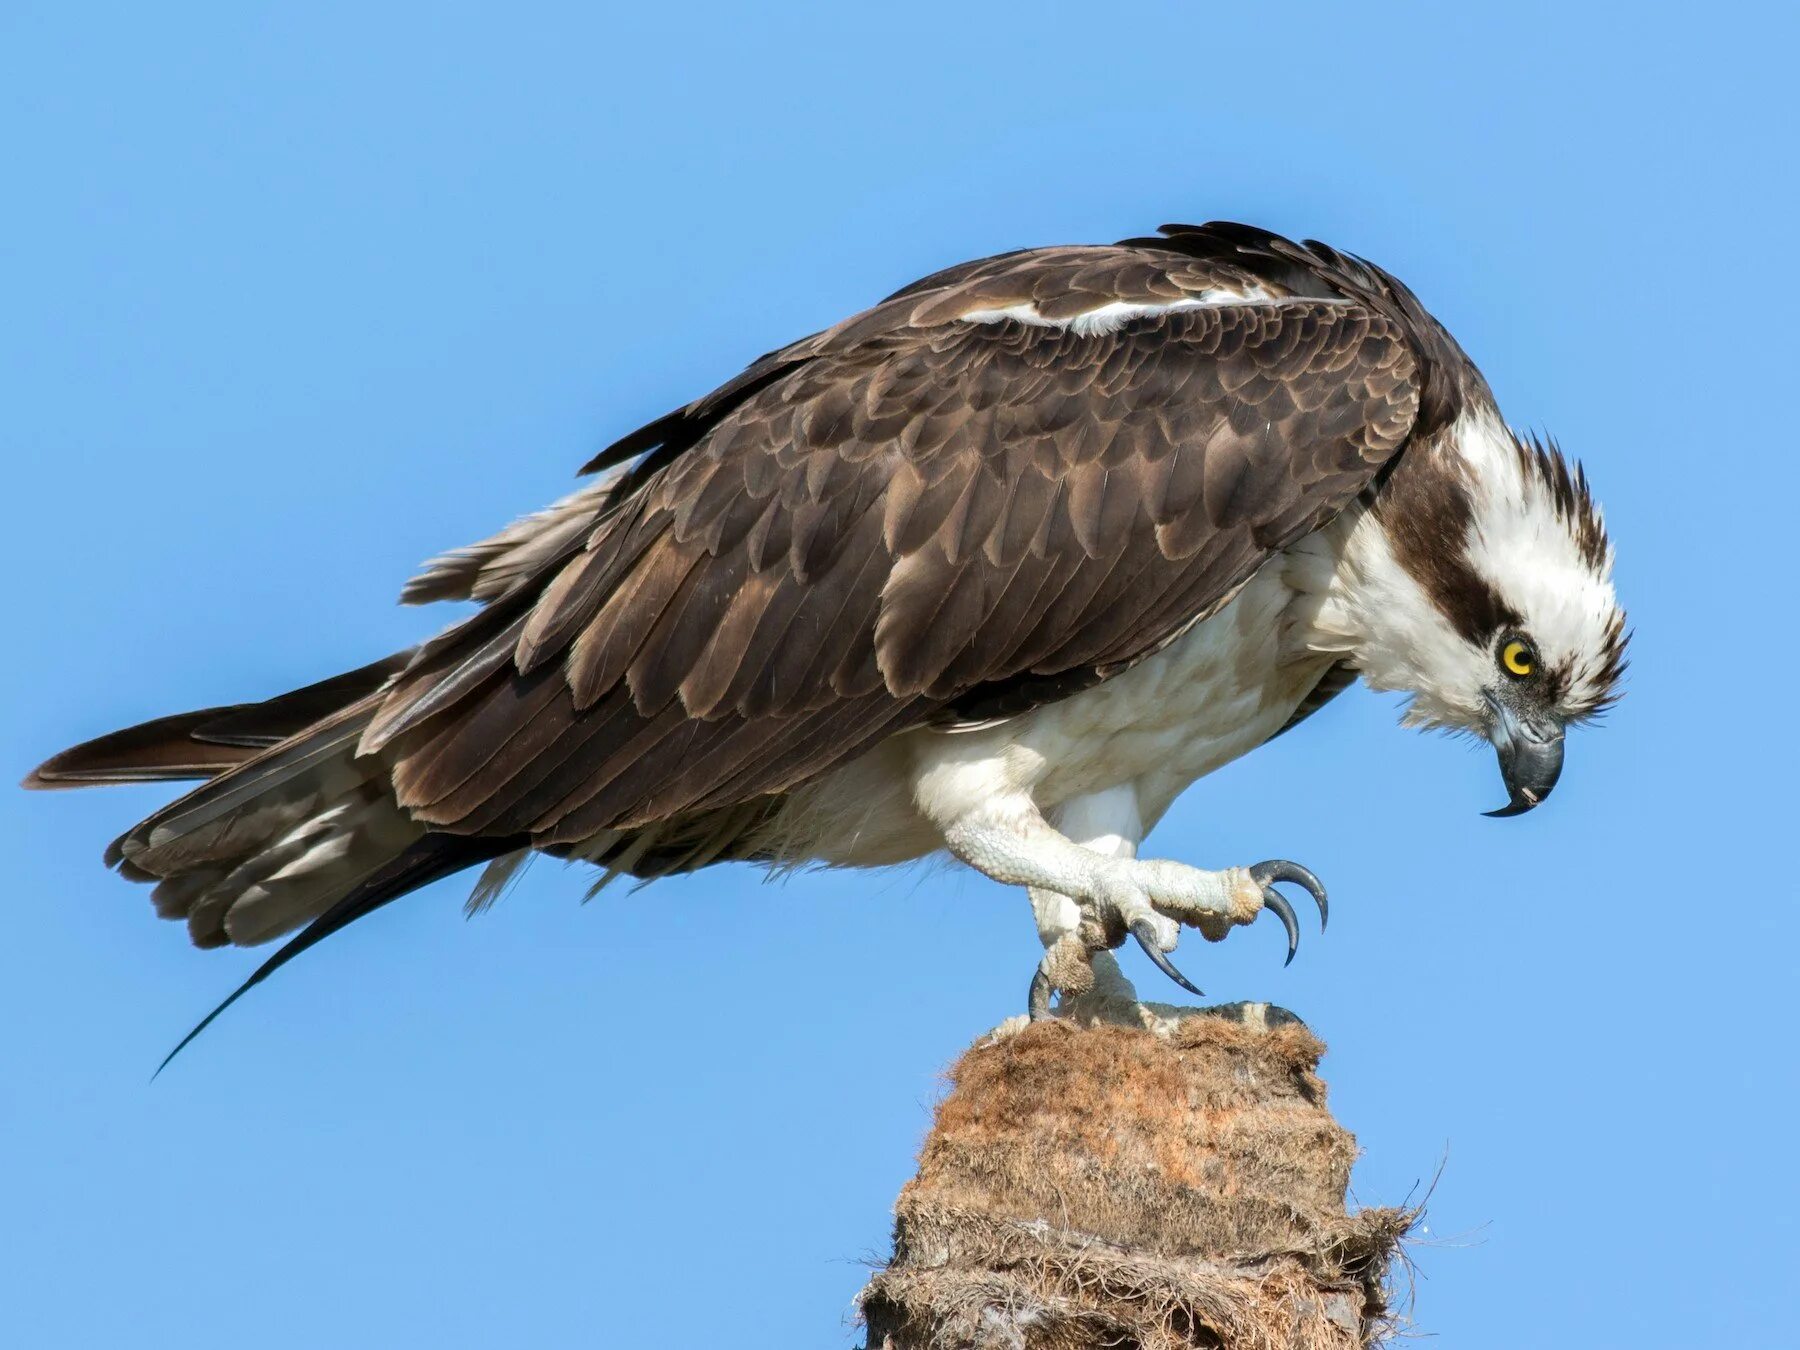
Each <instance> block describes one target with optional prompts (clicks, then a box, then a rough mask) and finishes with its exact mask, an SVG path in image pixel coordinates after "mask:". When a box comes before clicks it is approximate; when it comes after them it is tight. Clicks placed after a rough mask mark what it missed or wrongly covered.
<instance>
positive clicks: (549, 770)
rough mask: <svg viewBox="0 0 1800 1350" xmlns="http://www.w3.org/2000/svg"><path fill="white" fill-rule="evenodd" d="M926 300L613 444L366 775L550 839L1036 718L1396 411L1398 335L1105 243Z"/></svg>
mask: <svg viewBox="0 0 1800 1350" xmlns="http://www.w3.org/2000/svg"><path fill="white" fill-rule="evenodd" d="M983 269H985V270H983ZM943 275H944V276H945V277H947V278H949V280H948V281H946V282H944V283H943V284H941V285H936V286H933V285H930V284H928V283H921V285H920V287H915V288H909V290H908V291H906V292H902V293H901V294H900V295H899V296H897V297H895V298H894V299H893V300H890V301H888V302H886V303H885V304H884V305H883V306H878V307H877V308H876V309H875V310H872V311H870V312H869V313H868V314H865V315H862V316H858V317H857V318H856V319H852V320H849V321H847V322H846V323H845V324H843V325H840V326H839V327H838V328H837V329H833V330H831V331H829V332H827V333H825V334H821V335H819V336H818V337H816V338H813V339H809V340H808V341H807V342H805V343H802V344H797V345H796V346H795V347H793V348H789V349H786V350H785V351H783V352H778V353H775V354H774V355H772V356H770V357H767V358H764V360H763V361H761V362H758V363H757V364H756V365H755V366H753V367H752V368H751V370H750V371H748V372H746V374H745V375H744V376H743V377H740V379H739V380H738V381H734V382H733V384H731V385H728V386H725V387H724V388H723V389H722V390H720V391H719V392H718V393H717V394H715V395H712V396H709V399H708V400H702V401H701V403H700V404H696V405H693V407H692V408H690V409H687V410H683V412H682V413H678V414H674V415H672V416H671V418H665V419H663V421H662V422H661V423H658V424H654V425H653V427H652V428H647V429H646V431H645V432H644V433H641V434H640V435H639V436H638V437H634V438H628V440H627V442H625V443H622V445H623V446H624V449H625V451H627V452H629V451H640V450H642V451H648V453H647V455H646V456H645V458H644V459H643V460H642V461H640V463H639V464H638V465H637V466H636V467H635V468H634V469H632V470H631V472H630V473H629V474H628V475H627V478H628V480H629V481H628V482H627V483H625V484H624V485H623V486H622V487H621V488H620V489H617V490H615V491H614V492H612V493H610V494H608V497H607V500H608V502H609V503H610V505H609V510H608V512H607V513H606V514H604V515H602V516H601V517H600V518H599V519H597V521H596V522H595V524H594V526H593V528H592V529H591V530H589V531H588V532H587V533H586V535H585V537H583V538H579V539H576V540H575V541H574V542H572V543H571V544H570V545H569V546H567V547H566V548H564V549H563V550H562V551H561V552H560V553H559V554H558V555H557V556H556V557H555V558H553V559H552V560H550V562H549V563H548V564H546V565H544V566H543V567H542V568H541V570H540V571H539V572H538V573H537V574H536V575H534V576H532V577H530V578H528V579H527V580H525V581H523V582H521V583H520V584H518V585H517V586H515V587H514V588H513V590H512V591H511V592H509V593H508V594H507V595H505V596H503V597H501V598H500V599H499V600H497V601H495V602H494V604H493V605H492V606H490V608H489V609H488V610H487V611H485V612H484V613H483V614H481V615H479V616H477V617H476V618H475V619H474V620H471V621H470V622H469V623H468V624H466V625H464V626H463V627H462V628H460V629H456V630H452V632H451V633H450V634H448V635H447V636H446V637H445V638H443V639H440V640H438V641H437V642H435V643H432V644H429V645H428V646H427V647H426V648H425V649H423V652H422V655H421V657H420V658H419V660H418V661H417V662H416V663H415V665H414V667H413V669H412V670H411V671H410V672H409V673H408V674H407V675H406V676H405V677H403V678H402V680H401V681H399V682H398V684H397V685H396V687H395V689H394V691H393V692H392V694H390V696H389V697H388V700H387V703H386V705H385V706H384V708H383V710H382V712H381V714H380V715H379V716H378V717H377V719H376V722H375V724H374V725H373V726H372V727H371V729H370V731H369V734H368V736H367V737H366V739H365V741H364V749H365V750H367V751H373V750H377V749H384V751H385V753H386V754H388V755H389V756H391V757H392V760H393V763H394V778H395V784H396V787H397V790H398V793H399V796H400V800H401V801H402V803H403V804H404V805H405V806H407V807H408V808H409V809H410V810H412V811H413V812H414V813H415V814H416V815H417V816H418V817H420V818H421V819H422V820H424V821H426V822H428V823H430V824H432V825H435V826H438V827H440V828H443V829H447V830H451V831H455V832H459V833H483V834H509V835H515V834H526V833H528V834H530V835H532V836H533V837H534V838H535V839H536V840H537V841H538V842H540V843H545V844H555V843H568V842H572V841H577V840H581V839H585V838H588V837H591V836H592V835H594V834H595V833H597V832H599V831H601V830H603V829H609V828H620V827H625V826H631V825H638V824H643V823H645V822H648V821H651V820H656V819H660V818H663V817H666V816H669V815H671V814H674V813H677V812H681V811H688V810H694V809H701V808H707V807H715V806H720V805H724V804H727V803H730V802H734V801H743V800H746V799H748V798H751V797H755V796H758V795H762V794H767V793H771V792H779V791H782V790H785V789H788V788H791V787H793V786H795V785H796V784H798V783H800V782H803V781H805V780H807V779H809V778H812V777H814V776H816V775H818V774H819V773H821V772H823V771H824V770H826V769H828V768H830V767H831V766H833V765H835V764H837V763H840V762H842V761H844V760H845V759H847V758H849V757H851V756H853V755H855V754H857V753H858V752H860V751H861V750H863V749H865V748H866V747H868V746H869V745H871V744H872V743H874V742H875V741H877V740H879V739H881V738H883V737H886V736H888V735H891V734H893V733H894V732H896V731H898V730H902V729H905V728H908V727H913V726H919V725H922V724H925V723H927V722H930V721H932V720H934V719H941V718H944V717H946V716H955V715H959V714H961V715H982V714H984V713H990V712H993V711H994V710H996V709H998V710H1002V711H1004V710H1011V709H1016V708H1018V707H1022V706H1029V705H1030V704H1031V703H1032V702H1036V701H1042V700H1043V699H1045V698H1049V697H1057V696H1061V695H1063V694H1066V693H1067V692H1069V691H1070V690H1071V689H1074V688H1078V687H1081V686H1082V685H1084V684H1088V683H1092V682H1093V681H1094V680H1097V679H1102V678H1105V676H1106V675H1108V674H1109V673H1111V672H1113V671H1115V670H1117V669H1120V668H1122V667H1124V666H1125V665H1128V664H1130V663H1131V662H1132V661H1134V660H1137V659H1140V658H1142V657H1143V656H1144V655H1146V654H1148V653H1150V652H1153V651H1155V650H1156V649H1157V648H1158V647H1160V646H1161V645H1163V644H1164V643H1166V642H1167V641H1168V640H1169V639H1170V638H1171V637H1173V636H1174V635H1175V634H1177V633H1178V632H1179V631H1181V629H1182V628H1183V627H1185V626H1186V625H1187V624H1188V623H1189V622H1191V621H1192V620H1193V619H1194V618H1196V617H1197V616H1201V615H1204V614H1207V613H1209V612H1211V611H1212V610H1215V609H1216V608H1218V607H1219V606H1220V605H1222V604H1223V603H1224V602H1225V601H1226V600H1227V599H1229V597H1230V596H1231V595H1232V594H1233V593H1234V592H1235V590H1236V589H1237V588H1238V587H1239V586H1241V585H1242V584H1243V582H1244V581H1245V580H1247V579H1248V578H1249V576H1250V575H1251V574H1252V573H1253V572H1254V571H1255V570H1256V569H1257V568H1258V567H1259V566H1261V564H1262V563H1263V562H1264V561H1265V560H1266V559H1267V558H1268V557H1269V555H1270V554H1271V552H1273V551H1274V550H1277V549H1280V548H1282V547H1284V546H1285V545H1286V544H1288V543H1290V542H1292V541H1293V540H1295V539H1297V538H1299V537H1300V536H1302V535H1304V534H1306V533H1308V532H1309V531H1311V530H1313V529H1316V528H1317V527H1318V526H1319V525H1321V524H1322V523H1324V522H1325V521H1326V520H1328V519H1329V518H1330V517H1331V516H1332V515H1333V514H1335V513H1336V512H1337V511H1338V510H1340V509H1341V508H1342V507H1343V506H1344V505H1345V504H1346V503H1348V502H1349V501H1351V500H1352V499H1353V498H1354V497H1355V495H1356V494H1357V493H1358V492H1360V491H1361V490H1362V489H1363V488H1364V487H1365V486H1366V485H1367V484H1368V483H1369V482H1370V480H1371V479H1372V478H1373V476H1374V475H1375V473H1376V472H1377V471H1378V470H1379V468H1380V466H1381V465H1382V464H1383V463H1385V462H1386V461H1387V460H1388V459H1389V458H1390V457H1391V456H1392V455H1393V454H1394V453H1395V452H1396V450H1397V449H1398V448H1399V447H1400V446H1401V445H1402V444H1403V442H1404V441H1405V439H1406V436H1407V435H1408V432H1409V430H1410V428H1411V426H1412V424H1413V421H1414V419H1415V416H1416V414H1417V411H1418V400H1419V395H1418V387H1417V386H1418V379H1417V374H1418V363H1417V361H1416V360H1415V357H1414V354H1413V351H1412V349H1411V348H1410V346H1409V344H1408V342H1407V340H1406V337H1405V334H1404V332H1403V326H1402V324H1401V323H1400V322H1399V320H1398V319H1397V318H1395V317H1394V316H1391V315H1388V314H1384V313H1380V312H1377V310H1376V309H1375V308H1374V307H1372V306H1368V305H1365V304H1362V303H1357V302H1356V301H1353V300H1350V299H1347V298H1343V297H1341V296H1340V297H1338V298H1321V299H1312V298H1306V297H1302V296H1297V295H1294V294H1292V293H1288V292H1286V291H1283V290H1280V289H1276V290H1275V293H1273V294H1271V293H1270V292H1271V287H1270V285H1268V284H1266V283H1256V280H1255V278H1249V279H1246V278H1245V277H1244V276H1242V275H1241V274H1236V273H1233V272H1231V271H1230V269H1228V268H1221V267H1219V266H1211V267H1209V266H1208V265H1206V264H1204V263H1201V262H1190V261H1187V260H1179V259H1176V260H1171V259H1152V260H1146V258H1145V255H1144V254H1143V253H1142V252H1141V251H1139V250H1133V249H1122V248H1115V249H1066V250H1048V251H1044V252H1043V253H1040V254H1036V255H1032V254H1024V255H1016V256H1015V257H1014V258H1012V259H1005V260H990V262H989V263H987V264H982V265H976V266H973V267H971V268H966V269H961V270H959V271H958V272H954V273H949V274H943ZM1251 284H1258V285H1259V289H1258V290H1257V291H1256V292H1252V293H1253V294H1257V295H1258V296H1259V297H1267V298H1259V299H1258V301H1257V302H1256V303H1243V304H1237V303H1228V302H1227V303H1220V302H1217V301H1215V300H1213V299H1210V298H1205V297H1211V296H1215V295H1218V294H1219V293H1220V291H1221V288H1225V287H1236V288H1238V290H1239V291H1240V293H1242V292H1245V291H1248V290H1249V287H1250V285H1251ZM1183 298H1192V299H1194V300H1195V302H1196V303H1197V304H1198V303H1200V301H1201V300H1202V299H1203V298H1204V304H1203V305H1202V306H1201V307H1195V308H1189V309H1183V310H1175V311H1170V312H1165V313H1162V314H1158V315H1152V316H1148V317H1143V318H1138V319H1133V320H1130V321H1128V322H1126V323H1125V324H1124V325H1123V326H1121V327H1119V328H1117V329H1116V330H1114V331H1110V332H1103V333H1094V334H1089V335H1084V334H1082V333H1080V332H1077V331H1074V330H1073V329H1071V328H1068V327H1055V326H1049V321H1054V320H1056V319H1058V318H1059V317H1063V316H1066V315H1068V314H1071V313H1082V312H1086V311H1088V310H1092V309H1094V308H1097V307H1098V306H1100V305H1103V304H1107V303H1109V302H1112V301H1115V300H1124V301H1127V302H1137V303H1162V304H1167V303H1169V302H1171V301H1174V300H1179V299H1183ZM1027 303H1028V304H1033V305H1035V306H1036V314H1037V316H1038V318H1039V320H1040V322H1037V323H1027V322H1017V321H1003V322H969V321H966V320H965V319H964V318H963V317H962V316H963V315H965V314H967V313H970V312H971V311H982V310H990V309H993V308H996V307H1005V306H1008V305H1017V304H1027ZM696 410H699V411H698V412H696Z"/></svg>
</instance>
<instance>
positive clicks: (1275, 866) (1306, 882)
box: [1250, 858, 1331, 933]
mask: <svg viewBox="0 0 1800 1350" xmlns="http://www.w3.org/2000/svg"><path fill="white" fill-rule="evenodd" d="M1250 879H1251V880H1252V881H1254V882H1255V883H1256V884H1257V885H1258V886H1260V887H1262V888H1263V890H1264V892H1265V893H1266V892H1267V891H1268V889H1269V887H1270V886H1271V885H1272V884H1273V883H1275V882H1277V881H1291V882H1293V883H1294V884H1295V885H1296V886H1304V887H1305V888H1306V893H1307V894H1308V895H1310V896H1312V898H1313V903H1314V904H1316V905H1317V906H1318V907H1319V931H1320V932H1321V933H1323V932H1324V931H1325V925H1326V924H1327V923H1328V922H1330V920H1331V903H1330V901H1328V900H1327V899H1326V898H1325V883H1324V882H1322V881H1320V880H1319V879H1318V878H1317V877H1316V876H1314V875H1313V874H1312V873H1311V872H1310V871H1308V870H1307V869H1306V868H1304V867H1302V866H1301V865H1300V864H1299V863H1296V862H1288V861H1287V860H1286V859H1285V858H1271V859H1270V860H1269V861H1268V862H1259V863H1257V864H1256V866H1254V867H1252V868H1251V869H1250Z"/></svg>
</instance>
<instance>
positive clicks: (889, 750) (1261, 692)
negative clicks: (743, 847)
mask: <svg viewBox="0 0 1800 1350" xmlns="http://www.w3.org/2000/svg"><path fill="white" fill-rule="evenodd" d="M1287 562H1288V560H1287V559H1274V560H1271V562H1270V563H1269V565H1267V566H1265V567H1264V568H1263V569H1262V570H1261V571H1260V572H1258V573H1257V574H1256V576H1255V577H1253V578H1252V579H1251V580H1250V582H1249V583H1248V584H1247V585H1246V586H1245V587H1244V588H1243V589H1242V590H1241V591H1240V592H1239V593H1238V595H1237V596H1236V597H1235V598H1234V599H1233V600H1232V601H1231V603H1230V604H1228V605H1227V606H1225V608H1224V609H1222V610H1221V611H1220V612H1219V613H1218V614H1216V615H1214V616H1213V617H1212V618H1210V619H1208V620H1206V621H1205V622H1203V623H1200V624H1196V625H1195V626H1194V627H1193V628H1191V629H1190V630H1188V632H1187V633H1185V634H1183V635H1182V636H1181V637H1179V638H1177V639H1176V640H1175V641H1174V642H1173V643H1171V644H1170V645H1169V646H1168V647H1166V648H1164V649H1163V650H1162V651H1161V652H1159V653H1157V654H1156V655H1155V656H1152V657H1150V658H1149V659H1147V660H1145V661H1143V662H1141V663H1139V664H1138V665H1136V666H1134V667H1132V668H1131V669H1130V670H1127V671H1125V672H1124V673H1122V674H1120V675H1117V676H1115V677H1114V678H1113V679H1111V680H1108V681H1106V682H1105V683H1103V684H1100V685H1097V686H1096V687H1094V688H1092V689H1089V690H1086V691H1084V692H1082V693H1080V694H1076V695H1074V696H1072V697H1070V698H1067V699H1063V700H1061V701H1059V702H1056V703H1051V704H1047V705H1045V706H1044V707H1041V708H1037V709H1034V710H1033V711H1031V712H1029V713H1025V714H1023V715H1021V716H1019V717H1016V718H1011V719H1008V720H1005V721H1002V722H999V723H996V724H993V725H990V726H986V727H982V728H980V729H977V730H961V731H956V732H943V731H933V730H919V731H912V732H908V733H906V734H904V735H901V736H897V737H894V738H893V739H892V740H889V741H887V742H885V743H884V744H882V745H880V746H878V747H877V748H876V749H874V750H873V751H871V752H869V753H868V754H866V755H864V756H862V757H861V758H860V759H857V760H855V761H853V762H852V763H850V764H848V765H846V766H844V767H843V768H841V769H838V770H837V771H835V772H833V773H831V774H828V775H826V776H825V777H824V778H822V779H820V780H819V781H817V782H815V783H812V784H809V785H808V786H807V787H805V788H803V789H801V790H800V791H798V792H796V793H794V794H793V795H792V796H791V798H790V799H789V802H788V804H787V806H786V807H785V809H784V810H783V812H782V813H781V816H780V818H779V819H778V820H777V821H776V822H775V823H774V826H773V830H772V835H771V842H776V841H778V843H779V851H780V852H781V853H782V854H783V855H784V856H786V857H788V858H793V859H800V858H805V859H810V860H814V861H818V862H823V863H827V864H831V865H836V866H850V867H859V866H860V867H867V866H881V865H884V864H890V863H898V862H905V861H907V860H909V859H913V858H918V857H923V856H925V855H926V854H929V853H932V852H935V851H937V850H940V849H942V848H943V847H944V842H945V831H946V830H947V829H948V828H949V827H950V826H951V825H952V824H953V823H954V822H956V821H958V820H961V819H966V818H968V817H969V816H970V815H971V814H973V813H978V812H981V811H983V810H985V809H988V808H990V807H991V806H992V804H994V803H996V802H1005V801H1024V802H1029V803H1030V805H1031V806H1033V807H1035V808H1036V810H1037V811H1039V812H1041V813H1043V814H1044V816H1045V817H1047V818H1049V819H1051V820H1052V821H1055V822H1056V823H1058V824H1059V825H1061V826H1062V827H1063V828H1064V832H1065V833H1066V834H1068V835H1069V836H1070V837H1073V838H1077V839H1082V841H1083V842H1092V843H1094V844H1096V845H1104V849H1103V851H1106V852H1109V853H1114V854H1115V856H1116V855H1118V854H1123V855H1124V856H1130V853H1129V849H1127V848H1126V847H1124V845H1126V844H1127V843H1129V845H1133V846H1135V844H1136V843H1137V842H1138V840H1139V839H1141V837H1142V835H1143V833H1145V832H1147V831H1148V830H1149V829H1151V828H1153V827H1154V826H1155V824H1156V822H1157V821H1158V820H1159V819H1161V817H1162V815H1163V813H1164V812H1165V811H1167V810H1168V808H1169V806H1170V804H1171V803H1172V802H1173V801H1174V800H1175V798H1176V797H1177V796H1178V795H1179V794H1180V793H1181V792H1182V790H1183V789H1185V788H1186V787H1188V786H1189V785H1190V784H1191V783H1193V782H1194V781H1195V780H1197V779H1199V778H1202V777H1204V776H1206V775H1207V774H1209V773H1211V772H1213V770H1215V769H1217V768H1220V767H1221V766H1223V765H1225V764H1228V763H1230V762H1231V761H1232V760H1234V759H1236V758H1237V757H1238V756H1239V755H1242V754H1245V753H1247V752H1249V751H1250V750H1253V749H1255V748H1256V747H1257V746H1259V745H1261V744H1262V743H1263V742H1264V741H1266V740H1267V739H1268V738H1269V737H1270V736H1272V735H1274V734H1275V733H1276V732H1277V731H1279V730H1280V729H1281V727H1282V726H1283V725H1284V724H1285V723H1286V722H1287V720H1288V719H1289V718H1290V717H1292V716H1293V714H1294V711H1295V709H1296V708H1298V707H1299V705H1300V703H1301V701H1302V700H1303V699H1305V697H1306V696H1307V694H1309V693H1310V692H1311V691H1312V689H1313V688H1314V687H1315V686H1316V685H1317V683H1318V681H1319V679H1320V677H1321V676H1322V675H1323V674H1324V673H1325V671H1326V670H1327V669H1328V668H1329V667H1330V665H1331V664H1332V662H1333V661H1334V660H1335V659H1337V655H1336V653H1335V652H1330V651H1321V650H1318V649H1316V648H1314V647H1312V646H1311V645H1310V644H1309V633H1308V631H1307V628H1306V625H1305V624H1304V623H1303V622H1301V619H1302V617H1303V616H1304V615H1305V614H1306V613H1307V600H1308V598H1309V597H1308V595H1307V592H1306V590H1305V589H1304V588H1305V584H1306V583H1305V579H1304V575H1303V573H1304V569H1300V572H1301V574H1302V575H1300V577H1299V580H1297V579H1296V575H1297V574H1296V569H1295V568H1294V567H1292V566H1289V565H1287ZM1096 796H1101V797H1104V798H1105V799H1106V805H1105V806H1104V807H1103V808H1093V809H1090V805H1089V803H1088V799H1090V798H1094V797H1096ZM1096 810H1098V811H1099V812H1100V814H1101V815H1108V816H1118V815H1121V814H1129V815H1132V816H1134V817H1135V822H1136V829H1135V831H1126V830H1123V829H1120V828H1116V827H1114V826H1111V825H1109V824H1108V823H1107V821H1106V820H1104V819H1101V818H1100V817H1099V816H1096V815H1095V812H1096ZM1090 816H1092V817H1094V818H1093V819H1089V817H1090ZM1088 835H1091V836H1092V839H1091V840H1089V839H1087V838H1084V836H1088ZM1128 835H1129V836H1130V837H1129V838H1128V837H1127V836H1128Z"/></svg>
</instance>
